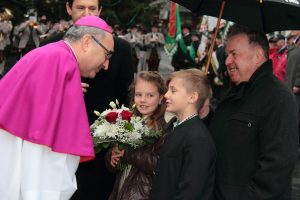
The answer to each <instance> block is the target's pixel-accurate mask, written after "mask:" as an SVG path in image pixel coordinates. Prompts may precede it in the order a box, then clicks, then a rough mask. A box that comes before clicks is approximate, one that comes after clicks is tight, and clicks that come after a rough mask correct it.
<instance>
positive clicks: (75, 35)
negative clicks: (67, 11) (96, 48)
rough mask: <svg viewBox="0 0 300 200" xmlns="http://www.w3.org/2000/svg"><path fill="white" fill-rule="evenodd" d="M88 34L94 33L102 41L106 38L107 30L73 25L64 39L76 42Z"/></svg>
mask: <svg viewBox="0 0 300 200" xmlns="http://www.w3.org/2000/svg"><path fill="white" fill-rule="evenodd" d="M86 34H89V35H92V36H94V37H96V38H98V39H99V40H100V41H101V40H103V39H104V38H105V34H106V31H104V30H101V29H98V28H95V27H89V26H72V27H70V28H69V30H68V31H67V32H66V34H65V36H64V40H66V41H68V42H76V41H78V40H80V39H81V38H82V37H83V36H84V35H86Z"/></svg>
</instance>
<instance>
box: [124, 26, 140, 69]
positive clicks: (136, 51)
mask: <svg viewBox="0 0 300 200" xmlns="http://www.w3.org/2000/svg"><path fill="white" fill-rule="evenodd" d="M123 39H124V40H126V41H127V42H129V43H130V45H131V53H132V57H131V59H132V61H131V62H132V65H133V71H134V72H135V73H137V66H138V64H139V57H140V56H139V55H140V47H139V46H138V43H139V41H140V34H139V32H138V27H137V26H136V25H132V27H131V28H130V31H129V33H127V34H126V35H124V37H123Z"/></svg>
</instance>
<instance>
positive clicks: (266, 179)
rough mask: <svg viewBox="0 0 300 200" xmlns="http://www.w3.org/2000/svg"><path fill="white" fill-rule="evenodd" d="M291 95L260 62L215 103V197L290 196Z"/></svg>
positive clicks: (294, 126) (294, 127)
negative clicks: (243, 80)
mask: <svg viewBox="0 0 300 200" xmlns="http://www.w3.org/2000/svg"><path fill="white" fill-rule="evenodd" d="M297 110H298V108H297V104H296V101H295V98H294V96H293V95H292V94H291V92H290V91H289V90H288V88H287V87H286V86H284V85H283V84H282V83H281V82H280V81H278V80H277V78H276V77H275V76H274V75H273V74H272V63H271V61H270V60H269V61H267V62H266V63H264V64H263V65H262V66H261V67H260V68H259V69H258V70H257V71H256V72H255V73H254V74H253V75H252V77H251V78H250V80H249V81H248V82H243V83H240V84H239V85H238V86H236V87H235V88H233V89H232V91H231V93H230V95H229V96H227V98H225V99H224V100H223V101H222V102H221V103H220V104H219V106H218V107H217V109H216V111H215V114H214V117H213V120H212V123H211V126H210V130H211V133H212V136H213V138H214V140H215V144H216V147H217V153H218V160H217V171H216V188H215V195H216V199H217V200H262V199H272V200H290V199H291V176H292V172H293V169H294V166H295V163H296V160H297V151H298V112H297Z"/></svg>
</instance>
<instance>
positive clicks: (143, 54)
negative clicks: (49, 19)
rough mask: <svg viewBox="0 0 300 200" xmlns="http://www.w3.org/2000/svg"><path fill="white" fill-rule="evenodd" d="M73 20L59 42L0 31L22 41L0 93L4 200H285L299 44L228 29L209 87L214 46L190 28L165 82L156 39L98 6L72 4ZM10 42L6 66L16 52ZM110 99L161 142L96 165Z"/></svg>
mask: <svg viewBox="0 0 300 200" xmlns="http://www.w3.org/2000/svg"><path fill="white" fill-rule="evenodd" d="M66 12H67V13H68V14H69V15H70V17H71V21H70V22H63V21H61V24H60V25H58V26H57V27H60V28H57V29H55V28H54V27H55V26H54V27H53V28H52V29H51V28H50V27H49V26H48V25H46V24H47V23H46V16H43V17H41V21H39V22H38V23H35V22H36V21H35V20H36V16H35V15H34V14H33V13H31V14H29V15H28V19H26V21H25V22H23V23H21V24H20V25H17V26H15V27H12V25H11V23H10V22H9V20H2V21H0V28H1V30H0V31H1V32H0V33H1V35H2V36H3V37H2V38H5V37H6V36H8V37H9V38H11V37H10V36H9V34H10V32H13V34H14V36H13V37H12V38H14V39H13V41H12V43H14V42H16V41H17V36H18V37H19V42H18V45H17V46H16V48H17V49H18V53H19V58H17V60H19V61H18V62H17V63H16V64H15V65H14V66H13V67H12V68H11V69H10V70H9V71H7V72H6V73H5V74H3V75H4V77H3V78H2V79H1V80H0V93H1V95H0V153H1V156H2V161H3V164H2V165H1V166H0V177H1V179H0V193H1V195H2V197H1V198H4V199H5V200H32V199H39V200H67V199H72V200H77V199H78V200H94V199H100V200H101V199H103V200H104V199H109V200H138V199H153V200H166V199H170V200H171V199H195V200H196V199H203V200H236V199H241V200H253V199H272V200H291V194H292V193H291V192H292V172H293V170H294V167H295V164H296V162H297V158H298V147H299V105H300V103H299V102H300V96H299V95H300V80H298V79H299V77H300V76H299V75H298V74H299V73H300V69H299V66H300V63H299V62H300V59H299V58H300V55H299V52H300V47H299V44H300V42H299V35H300V33H299V32H297V31H291V32H290V34H289V36H288V38H285V37H283V36H281V35H275V36H274V37H272V38H269V39H268V37H267V36H266V34H265V33H262V32H259V31H254V30H250V29H249V28H247V27H242V26H239V25H237V24H236V25H233V26H232V27H230V28H229V30H228V32H227V30H226V31H225V32H226V34H224V32H223V33H221V32H220V34H219V35H218V36H217V42H216V46H215V49H214V53H213V58H212V60H211V62H210V68H209V72H208V74H205V73H204V72H203V65H204V63H205V62H206V61H207V47H208V46H209V43H210V39H211V35H210V34H204V33H202V34H201V35H200V34H199V33H198V32H194V31H193V30H191V28H190V27H189V26H183V27H182V40H181V41H178V48H177V51H176V52H175V54H174V56H173V58H172V61H171V63H172V66H173V67H174V72H172V73H171V74H170V75H169V77H168V78H167V79H165V77H162V75H160V74H159V68H158V67H159V63H160V59H161V53H162V51H163V46H164V44H165V41H164V34H163V33H160V32H159V31H158V27H157V26H156V25H152V26H151V31H150V32H147V31H146V30H145V29H143V27H141V26H136V25H134V26H132V27H130V29H128V30H127V31H128V32H127V33H125V32H124V31H122V30H121V28H120V27H119V26H114V27H113V28H111V26H109V25H108V24H107V23H106V22H105V21H104V20H102V19H101V18H100V17H98V16H101V1H100V0H88V1H87V0H67V2H66ZM70 24H72V26H71V27H69V26H70ZM44 25H45V26H44ZM5 26H6V28H3V27H5ZM223 31H224V29H223ZM23 36H24V37H25V36H26V39H21V37H23ZM223 37H226V40H224V38H223ZM0 39H1V38H0ZM2 41H4V42H3V43H2V44H1V45H0V47H1V49H0V50H1V54H0V55H1V57H0V58H1V62H2V63H5V62H6V59H5V56H4V53H5V48H6V46H7V45H10V41H8V40H6V39H3V40H1V41H0V42H2ZM21 41H22V42H21ZM224 41H226V43H225V42H224ZM182 42H184V43H183V44H184V45H183V44H180V43H182ZM203 44H204V45H203ZM2 47H3V48H2ZM36 47H39V48H36ZM274 97H276V98H274ZM115 99H117V100H118V101H119V102H120V104H124V105H126V106H128V105H130V106H133V105H134V106H133V113H134V115H137V116H140V117H141V118H143V119H144V120H145V125H146V126H147V127H148V128H149V129H150V130H153V131H158V132H161V135H160V136H159V137H158V138H156V140H155V142H154V143H153V144H151V145H150V144H147V145H145V146H143V147H141V148H138V149H120V148H119V147H118V146H111V147H110V148H109V149H107V150H104V151H101V152H100V153H97V154H96V155H95V154H94V150H93V144H92V137H91V134H90V128H89V125H90V124H92V123H93V122H94V120H95V119H96V117H97V116H95V115H94V114H93V111H94V110H98V111H103V110H105V109H106V108H107V107H108V105H109V102H110V101H114V100H115ZM166 113H170V114H171V118H167V117H166ZM121 161H125V162H126V163H127V164H128V165H126V167H125V168H124V169H123V170H120V169H118V168H117V165H118V163H119V162H121Z"/></svg>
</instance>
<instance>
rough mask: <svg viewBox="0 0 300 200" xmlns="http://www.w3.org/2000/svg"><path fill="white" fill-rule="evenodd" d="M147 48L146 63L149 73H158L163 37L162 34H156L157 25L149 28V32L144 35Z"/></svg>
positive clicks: (163, 42)
mask: <svg viewBox="0 0 300 200" xmlns="http://www.w3.org/2000/svg"><path fill="white" fill-rule="evenodd" d="M145 43H146V46H147V57H146V58H147V63H148V70H149V71H158V67H159V63H160V59H161V52H162V51H163V46H164V44H165V37H164V35H163V34H162V33H160V32H158V27H157V25H155V24H153V25H152V26H151V32H150V33H148V34H147V35H146V40H145Z"/></svg>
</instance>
